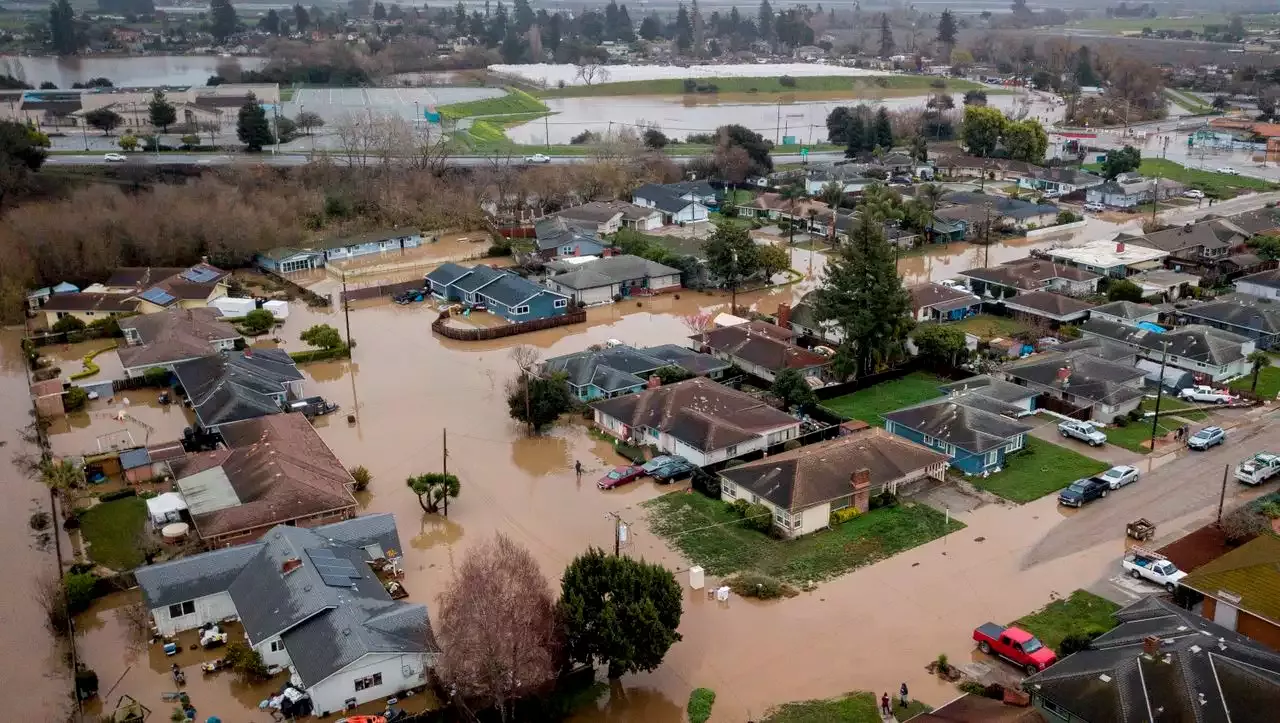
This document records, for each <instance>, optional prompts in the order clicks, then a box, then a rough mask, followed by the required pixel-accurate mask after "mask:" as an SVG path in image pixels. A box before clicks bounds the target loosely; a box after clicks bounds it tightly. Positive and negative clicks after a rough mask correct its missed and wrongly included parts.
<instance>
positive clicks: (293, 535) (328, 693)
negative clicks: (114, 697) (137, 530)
mask: <svg viewBox="0 0 1280 723" xmlns="http://www.w3.org/2000/svg"><path fill="white" fill-rule="evenodd" d="M399 549H401V547H400V538H399V534H398V532H397V531H396V526H395V518H394V516H392V515H390V514H379V515H368V516H365V517H357V518H354V519H351V520H346V521H343V522H338V523H335V524H332V525H323V526H320V527H315V528H310V529H307V528H301V527H291V526H286V525H281V526H278V527H274V528H272V529H271V530H270V531H268V532H267V533H266V534H265V535H263V537H262V538H261V539H260V540H259V541H258V542H255V543H251V544H248V545H241V546H237V547H229V548H224V549H220V550H214V551H212V552H206V553H202V554H199V555H193V556H191V557H184V558H179V559H176V560H172V561H170V562H164V563H160V564H158V565H149V566H147V567H141V568H138V569H137V570H136V571H135V573H134V574H135V576H136V578H137V580H138V586H139V587H140V588H141V589H142V595H143V599H144V600H145V601H146V604H147V607H148V609H149V610H150V611H151V617H152V620H153V621H154V622H155V625H156V628H157V629H158V630H159V631H160V633H161V634H162V635H167V636H171V635H175V634H177V633H179V632H182V631H184V630H194V629H196V628H199V627H201V626H202V625H205V624H207V623H218V622H223V621H226V620H229V619H234V618H239V620H240V622H241V624H242V625H243V627H244V635H245V638H246V642H247V644H248V645H249V646H250V647H252V648H253V649H254V650H256V651H258V652H259V653H261V654H262V658H263V662H265V663H267V665H279V666H281V667H285V668H288V669H289V671H290V680H291V683H292V684H293V685H294V686H296V687H297V688H298V689H300V690H303V691H305V692H306V693H307V695H308V696H309V697H310V698H311V700H312V703H313V706H314V709H315V711H316V713H317V714H319V715H321V716H327V715H329V714H331V713H337V712H339V711H342V710H346V709H348V708H351V707H354V706H357V705H360V704H362V703H367V702H369V701H374V700H383V699H385V698H388V697H393V696H401V695H403V694H404V693H405V692H407V691H411V690H417V689H420V688H422V687H423V686H425V685H426V683H427V670H428V669H429V668H430V667H432V666H434V665H435V662H436V659H437V658H438V656H439V654H440V648H439V646H438V645H437V644H436V642H435V636H434V634H433V633H432V631H431V621H430V619H429V618H428V616H427V608H426V606H424V605H422V604H420V603H409V602H403V601H396V600H392V599H391V596H390V595H389V594H388V593H387V591H386V589H385V588H384V587H383V584H382V582H381V581H380V580H379V579H378V577H377V576H376V575H375V574H374V572H373V570H372V569H371V568H370V566H369V563H370V562H371V561H374V560H378V559H385V558H388V557H391V556H393V555H394V554H395V552H394V551H396V550H399Z"/></svg>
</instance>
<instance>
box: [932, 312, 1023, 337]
mask: <svg viewBox="0 0 1280 723" xmlns="http://www.w3.org/2000/svg"><path fill="white" fill-rule="evenodd" d="M950 326H954V327H956V328H958V329H960V330H961V331H963V332H965V333H967V334H973V335H974V336H976V337H978V338H979V339H983V340H989V339H995V338H997V337H1005V338H1008V337H1011V336H1013V335H1015V334H1021V333H1023V332H1025V331H1029V330H1030V329H1031V327H1029V326H1027V325H1026V324H1025V323H1023V322H1021V321H1018V320H1017V319H1014V318H1013V317H1010V316H993V315H991V314H978V315H977V316H971V317H969V318H968V319H965V320H963V321H957V322H955V323H954V324H950Z"/></svg>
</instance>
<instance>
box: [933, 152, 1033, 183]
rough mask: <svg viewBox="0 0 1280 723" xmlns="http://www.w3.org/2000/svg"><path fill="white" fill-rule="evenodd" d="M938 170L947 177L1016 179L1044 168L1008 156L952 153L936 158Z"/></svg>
mask: <svg viewBox="0 0 1280 723" xmlns="http://www.w3.org/2000/svg"><path fill="white" fill-rule="evenodd" d="M936 168H937V169H938V172H939V173H940V174H942V175H943V176H946V177H949V178H984V177H985V178H989V179H991V180H993V181H994V180H1001V181H1016V180H1020V179H1022V178H1027V177H1030V176H1033V175H1035V174H1036V173H1037V172H1039V171H1043V170H1044V169H1043V168H1041V167H1040V166H1037V165H1034V164H1032V163H1027V162H1026V161H1015V160H1012V159H1009V158H984V157H978V156H968V155H952V156H947V157H945V158H941V159H939V160H938V162H937V164H936Z"/></svg>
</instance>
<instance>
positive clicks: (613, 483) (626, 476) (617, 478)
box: [596, 465, 644, 490]
mask: <svg viewBox="0 0 1280 723" xmlns="http://www.w3.org/2000/svg"><path fill="white" fill-rule="evenodd" d="M643 476H644V468H643V467H638V466H636V465H623V466H620V467H614V468H613V469H611V470H609V472H608V473H606V474H605V476H603V477H601V478H600V479H598V480H596V487H599V488H600V489H602V490H611V489H613V488H614V487H621V486H622V485H624V484H626V483H628V482H634V481H635V480H638V479H640V478H641V477H643Z"/></svg>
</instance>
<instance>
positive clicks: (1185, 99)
mask: <svg viewBox="0 0 1280 723" xmlns="http://www.w3.org/2000/svg"><path fill="white" fill-rule="evenodd" d="M1164 94H1165V95H1166V96H1168V98H1169V100H1171V101H1173V104H1174V105H1176V106H1178V107H1179V108H1182V109H1183V110H1185V111H1187V112H1188V113H1213V112H1214V110H1213V106H1211V105H1209V104H1207V103H1205V102H1203V101H1201V100H1200V99H1199V98H1197V97H1196V96H1193V95H1190V94H1188V93H1183V92H1181V91H1179V90H1177V89H1175V88H1165V89H1164Z"/></svg>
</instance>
